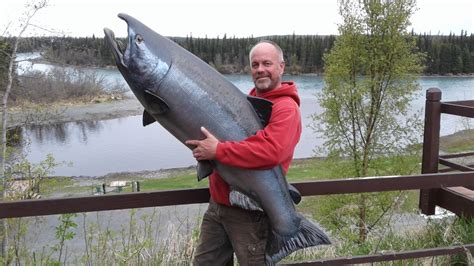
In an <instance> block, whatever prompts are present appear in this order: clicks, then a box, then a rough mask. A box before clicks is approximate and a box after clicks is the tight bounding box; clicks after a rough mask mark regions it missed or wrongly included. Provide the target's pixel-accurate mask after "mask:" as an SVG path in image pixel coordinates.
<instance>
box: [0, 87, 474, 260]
mask: <svg viewBox="0 0 474 266" xmlns="http://www.w3.org/2000/svg"><path fill="white" fill-rule="evenodd" d="M436 90H437V89H430V90H428V92H427V106H426V110H427V112H434V113H435V114H430V115H427V119H425V138H424V146H423V161H422V169H423V170H422V172H423V174H421V175H410V176H385V177H384V176H382V177H367V178H360V179H338V180H326V181H309V182H299V183H293V185H294V186H295V187H296V188H297V189H298V190H299V191H300V192H301V195H302V196H316V195H332V194H346V193H365V192H382V191H399V190H420V189H421V191H422V193H420V207H421V209H422V211H423V212H425V213H431V212H430V211H431V208H433V212H434V206H435V205H440V206H444V207H446V206H448V207H453V208H451V209H450V208H448V209H449V210H451V211H453V212H455V213H456V214H457V215H462V216H467V217H472V214H473V213H474V205H473V204H472V201H468V200H467V201H463V200H460V198H462V197H456V196H452V194H449V193H446V194H440V193H439V191H443V190H445V189H448V188H450V187H466V188H472V187H474V171H472V169H471V168H470V167H469V166H466V167H468V168H463V169H460V170H468V171H467V172H458V173H449V172H446V173H437V172H438V162H442V163H445V165H448V164H449V163H446V162H445V160H447V159H449V158H452V157H453V156H454V157H455V156H459V155H449V156H444V157H442V158H441V159H440V157H439V122H438V124H436V121H439V117H440V112H441V109H442V108H441V106H443V105H442V104H441V103H440V101H439V100H440V96H441V94H440V93H439V99H438V101H437V102H436V99H437V93H438V92H437V91H436ZM438 91H439V90H438ZM433 92H434V94H433ZM433 99H434V101H433ZM473 106H474V103H473ZM443 108H444V109H443V111H445V112H455V111H452V110H453V109H450V108H451V107H443ZM456 108H458V107H454V109H456ZM458 109H459V108H458ZM461 109H462V108H461ZM446 110H447V111H446ZM467 110H468V111H466V112H469V114H470V115H472V117H474V112H473V111H472V110H471V109H470V108H467ZM463 112H464V111H463ZM470 117H471V116H470ZM433 121H435V122H433ZM427 124H428V125H429V129H427V128H426V125H427ZM436 130H437V131H438V132H437V133H436ZM469 154H472V153H469ZM464 155H465V154H464ZM456 169H459V168H456ZM430 172H432V173H430ZM440 195H442V196H440ZM450 195H451V196H450ZM451 200H453V201H455V204H451V203H449V202H450V201H451ZM208 201H209V190H208V189H207V188H205V189H182V190H170V191H155V192H137V193H122V194H114V195H100V196H88V197H71V198H52V199H39V200H23V201H6V202H5V201H4V202H0V218H14V217H26V216H40V215H52V214H61V213H75V212H91V211H105V210H119V209H130V208H144V207H156V206H169V205H182V204H194V203H205V202H208ZM456 204H457V205H456ZM452 205H456V206H452ZM473 251H474V244H467V245H459V246H451V247H443V248H432V249H422V250H412V251H404V252H390V253H377V254H370V255H364V256H351V257H340V258H331V259H322V260H318V261H311V262H300V263H293V264H288V265H341V264H358V263H373V262H381V261H392V260H405V259H415V258H422V257H431V256H441V255H450V254H456V253H462V252H473Z"/></svg>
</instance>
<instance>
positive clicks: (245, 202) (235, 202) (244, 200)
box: [229, 188, 263, 211]
mask: <svg viewBox="0 0 474 266" xmlns="http://www.w3.org/2000/svg"><path fill="white" fill-rule="evenodd" d="M229 201H230V205H232V206H235V207H240V208H242V209H246V210H250V211H263V210H262V207H260V205H259V204H258V203H257V202H256V201H254V200H253V199H251V198H249V197H248V196H247V195H245V194H243V193H242V192H240V191H237V190H232V188H231V191H230V193H229Z"/></svg>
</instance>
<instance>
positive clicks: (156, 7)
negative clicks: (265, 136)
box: [0, 0, 474, 38]
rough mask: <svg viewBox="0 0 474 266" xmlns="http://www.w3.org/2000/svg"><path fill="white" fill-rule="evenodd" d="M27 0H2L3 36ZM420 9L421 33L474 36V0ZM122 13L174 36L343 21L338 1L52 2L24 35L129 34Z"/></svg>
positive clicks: (281, 30) (435, 1)
mask: <svg viewBox="0 0 474 266" xmlns="http://www.w3.org/2000/svg"><path fill="white" fill-rule="evenodd" d="M25 2H26V1H25V0H2V1H1V2H0V34H2V35H4V36H5V35H8V34H10V35H11V34H15V33H17V32H18V28H19V27H18V23H17V22H18V19H19V18H20V17H21V14H22V12H23V11H24V10H25V8H24V6H25ZM417 7H418V10H417V11H416V12H415V14H414V15H413V16H412V18H411V22H412V26H411V27H410V28H409V29H410V30H411V29H414V31H415V32H416V33H431V34H446V35H447V34H449V33H451V32H452V33H455V34H457V35H459V34H460V32H461V30H465V31H467V32H468V33H469V34H470V33H473V34H474V0H418V1H417ZM118 13H126V14H129V15H131V16H133V17H135V18H137V19H138V20H140V21H141V22H143V23H144V24H145V25H147V26H148V27H150V28H152V29H153V30H155V31H156V32H158V33H160V34H162V35H165V36H173V37H178V36H179V37H185V36H189V35H192V36H193V37H206V36H207V37H209V38H215V37H218V36H219V37H222V36H224V34H226V35H227V36H228V37H232V36H235V37H250V36H254V37H258V36H267V35H286V34H293V33H295V34H297V35H299V34H303V35H306V34H309V35H328V34H333V35H334V34H338V32H337V25H338V24H339V23H340V22H341V18H340V16H339V14H338V4H337V0H236V1H234V0H49V5H48V7H46V8H44V9H42V10H40V11H39V12H38V13H37V14H36V15H35V17H34V19H33V21H31V24H32V25H33V26H32V27H29V31H28V32H25V34H24V35H23V36H32V35H36V36H44V35H45V36H49V35H59V36H62V35H66V36H74V37H85V36H89V37H90V36H92V35H95V36H97V37H102V36H103V35H104V33H103V28H104V27H107V28H110V29H111V30H113V31H114V32H115V35H116V36H117V37H125V36H126V35H127V29H126V23H125V22H124V21H122V20H120V19H119V18H118V17H117V14H118ZM6 29H7V31H6Z"/></svg>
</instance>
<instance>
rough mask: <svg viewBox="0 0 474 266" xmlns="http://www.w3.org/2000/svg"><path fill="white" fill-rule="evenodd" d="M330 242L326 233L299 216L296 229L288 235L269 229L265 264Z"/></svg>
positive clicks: (270, 263) (273, 262)
mask: <svg viewBox="0 0 474 266" xmlns="http://www.w3.org/2000/svg"><path fill="white" fill-rule="evenodd" d="M323 244H331V241H330V240H329V238H328V236H327V235H326V233H324V232H323V231H322V230H321V229H320V228H318V227H317V226H316V225H315V224H313V223H312V222H310V221H309V220H308V219H306V218H305V217H303V216H301V223H300V226H299V228H298V230H297V231H296V232H295V233H294V234H292V235H289V236H281V235H278V234H277V233H275V232H273V231H271V232H270V234H269V236H268V239H267V247H266V254H265V255H266V265H275V264H276V263H277V262H278V261H280V260H281V259H283V258H284V257H286V256H288V255H289V254H291V253H292V252H294V251H296V250H298V249H303V248H307V247H312V246H317V245H323Z"/></svg>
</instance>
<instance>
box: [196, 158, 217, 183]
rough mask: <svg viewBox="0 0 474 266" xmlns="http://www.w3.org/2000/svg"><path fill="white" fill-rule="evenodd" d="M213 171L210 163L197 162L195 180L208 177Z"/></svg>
mask: <svg viewBox="0 0 474 266" xmlns="http://www.w3.org/2000/svg"><path fill="white" fill-rule="evenodd" d="M212 171H214V166H213V165H212V163H211V162H210V161H199V162H198V163H197V178H198V181H201V180H203V179H204V178H206V177H208V176H209V175H210V174H212Z"/></svg>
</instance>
